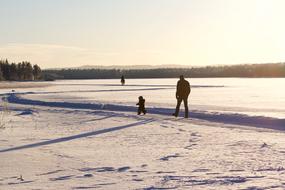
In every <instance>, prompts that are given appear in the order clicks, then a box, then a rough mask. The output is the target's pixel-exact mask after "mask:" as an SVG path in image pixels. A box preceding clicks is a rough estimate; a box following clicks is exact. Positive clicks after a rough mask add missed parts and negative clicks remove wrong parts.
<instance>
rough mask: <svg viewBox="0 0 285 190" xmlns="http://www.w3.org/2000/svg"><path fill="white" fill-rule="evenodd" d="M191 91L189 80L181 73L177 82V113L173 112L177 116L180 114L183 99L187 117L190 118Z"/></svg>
mask: <svg viewBox="0 0 285 190" xmlns="http://www.w3.org/2000/svg"><path fill="white" fill-rule="evenodd" d="M190 92H191V88H190V84H189V82H188V81H187V80H185V79H184V76H183V75H180V80H179V81H178V82H177V87H176V99H177V106H176V110H175V113H174V114H172V115H174V116H175V117H177V116H178V113H179V109H180V104H181V102H182V100H183V103H184V106H185V118H188V101H187V100H188V96H189V94H190Z"/></svg>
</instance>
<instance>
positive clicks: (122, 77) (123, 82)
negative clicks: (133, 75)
mask: <svg viewBox="0 0 285 190" xmlns="http://www.w3.org/2000/svg"><path fill="white" fill-rule="evenodd" d="M125 82H126V81H125V77H124V75H122V76H121V84H122V85H125Z"/></svg>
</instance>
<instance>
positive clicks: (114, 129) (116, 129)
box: [0, 119, 154, 153]
mask: <svg viewBox="0 0 285 190" xmlns="http://www.w3.org/2000/svg"><path fill="white" fill-rule="evenodd" d="M153 121H154V119H147V120H143V121H139V122H135V123H131V124H128V125H122V126H118V127H112V128H108V129H102V130H98V131H92V132H87V133H81V134H78V135H72V136H68V137H61V138H57V139H53V140H47V141H42V142H38V143H33V144H27V145H23V146H17V147H13V148H7V149H3V150H0V153H2V152H10V151H15V150H21V149H27V148H35V147H39V146H44V145H50V144H55V143H61V142H66V141H71V140H75V139H78V138H84V137H89V136H96V135H100V134H103V133H109V132H113V131H118V130H122V129H126V128H130V127H135V126H139V125H144V124H147V123H150V122H153Z"/></svg>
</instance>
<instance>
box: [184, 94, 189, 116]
mask: <svg viewBox="0 0 285 190" xmlns="http://www.w3.org/2000/svg"><path fill="white" fill-rule="evenodd" d="M183 103H184V107H185V118H188V112H189V111H188V101H187V98H183Z"/></svg>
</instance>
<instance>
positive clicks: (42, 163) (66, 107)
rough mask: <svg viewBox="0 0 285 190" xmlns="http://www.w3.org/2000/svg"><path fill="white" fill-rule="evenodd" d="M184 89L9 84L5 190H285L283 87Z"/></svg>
mask: <svg viewBox="0 0 285 190" xmlns="http://www.w3.org/2000/svg"><path fill="white" fill-rule="evenodd" d="M176 82H177V79H136V80H131V79H129V80H126V85H125V86H121V85H120V84H119V80H77V81H76V80H69V81H67V80H63V81H55V82H40V83H39V82H36V83H21V82H19V83H17V82H16V83H0V94H1V103H0V104H1V107H0V108H1V114H0V189H1V190H2V189H3V190H6V189H7V190H9V189H22V190H26V189H33V190H45V189H63V190H64V189H78V190H80V189H110V190H111V189H112V190H113V189H141V190H143V189H145V190H152V189H201V190H202V189H218V190H226V189H240V190H265V189H274V190H275V189H280V190H281V189H285V159H284V158H285V133H284V130H285V91H284V89H283V87H284V86H285V80H284V79H234V78H233V79H191V80H190V83H191V85H192V92H191V95H190V98H189V108H190V114H189V116H190V118H189V119H184V118H183V117H178V118H174V117H173V116H171V114H172V113H173V112H174V107H175V104H176V100H175V87H176ZM12 90H13V92H12ZM140 95H142V96H144V98H145V99H146V109H147V111H148V113H147V114H146V115H145V116H143V115H142V116H137V115H136V109H137V108H136V106H135V104H136V103H137V97H138V96H140ZM181 108H182V110H181V113H180V116H183V104H182V106H181Z"/></svg>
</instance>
